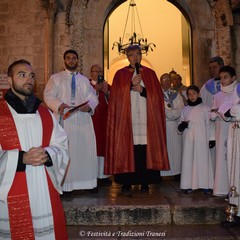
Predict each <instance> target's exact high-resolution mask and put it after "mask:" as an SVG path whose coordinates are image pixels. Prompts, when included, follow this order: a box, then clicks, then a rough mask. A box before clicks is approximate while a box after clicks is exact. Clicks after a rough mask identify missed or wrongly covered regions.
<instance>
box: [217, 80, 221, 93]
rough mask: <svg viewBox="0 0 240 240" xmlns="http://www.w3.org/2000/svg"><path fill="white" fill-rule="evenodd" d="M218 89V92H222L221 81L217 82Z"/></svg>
mask: <svg viewBox="0 0 240 240" xmlns="http://www.w3.org/2000/svg"><path fill="white" fill-rule="evenodd" d="M216 89H217V92H220V91H221V85H220V81H217V82H216Z"/></svg>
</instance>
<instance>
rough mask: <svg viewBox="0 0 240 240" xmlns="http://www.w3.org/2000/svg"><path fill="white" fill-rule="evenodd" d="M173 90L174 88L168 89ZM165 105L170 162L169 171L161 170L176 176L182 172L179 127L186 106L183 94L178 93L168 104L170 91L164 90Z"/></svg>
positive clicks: (163, 173)
mask: <svg viewBox="0 0 240 240" xmlns="http://www.w3.org/2000/svg"><path fill="white" fill-rule="evenodd" d="M168 91H172V90H168ZM163 93H164V95H165V97H164V99H165V100H164V105H165V114H166V135H167V151H168V159H169V163H170V170H169V171H160V175H161V176H174V175H177V174H180V173H181V161H182V160H181V159H182V136H181V135H179V134H178V133H177V127H178V123H179V118H180V115H181V110H182V108H183V107H184V102H183V98H182V96H181V95H180V94H179V93H178V94H177V96H176V98H175V99H173V101H171V106H168V103H169V102H168V95H169V94H168V93H167V91H166V92H164V91H163Z"/></svg>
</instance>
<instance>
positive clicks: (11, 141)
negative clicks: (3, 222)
mask: <svg viewBox="0 0 240 240" xmlns="http://www.w3.org/2000/svg"><path fill="white" fill-rule="evenodd" d="M38 111H39V114H40V116H41V120H42V126H43V139H42V147H46V146H49V142H50V139H51V135H52V130H53V120H52V117H51V115H50V113H49V112H48V109H47V108H46V107H43V106H42V105H40V106H39V108H38ZM0 126H1V128H0V143H1V145H2V149H3V150H11V149H19V150H21V145H20V142H19V138H18V133H17V129H16V126H15V123H14V119H13V117H12V114H11V112H10V110H9V108H8V105H7V103H6V102H5V101H4V102H1V103H0ZM46 173H47V172H46ZM47 178H48V184H49V191H50V195H51V196H52V195H56V190H55V188H54V187H53V185H52V182H51V180H50V179H49V177H48V174H47ZM54 198H55V197H54ZM58 198H59V197H58ZM7 201H8V211H9V222H10V231H11V239H13V240H19V239H27V240H30V239H35V237H34V229H33V223H32V216H31V209H30V202H29V196H28V189H27V181H26V174H25V172H16V174H15V177H14V180H13V184H12V186H11V189H10V191H9V193H8V200H7ZM51 201H52V200H51ZM59 201H60V198H59ZM52 211H53V215H54V213H55V212H56V211H57V209H56V208H54V207H52ZM58 215H59V214H58ZM54 228H55V222H54ZM56 239H61V238H57V237H56ZM62 239H67V238H62Z"/></svg>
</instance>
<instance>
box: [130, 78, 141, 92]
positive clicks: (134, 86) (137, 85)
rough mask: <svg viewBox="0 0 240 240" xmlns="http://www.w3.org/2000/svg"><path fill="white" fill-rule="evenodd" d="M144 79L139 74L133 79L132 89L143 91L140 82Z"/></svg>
mask: <svg viewBox="0 0 240 240" xmlns="http://www.w3.org/2000/svg"><path fill="white" fill-rule="evenodd" d="M141 81H142V78H141V75H140V74H138V75H136V76H135V77H134V78H133V79H132V90H133V91H136V92H139V93H141V92H142V91H143V88H142V86H141V85H140V82H141Z"/></svg>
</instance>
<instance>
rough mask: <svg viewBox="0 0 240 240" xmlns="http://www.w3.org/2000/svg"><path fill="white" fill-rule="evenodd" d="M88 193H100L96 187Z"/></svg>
mask: <svg viewBox="0 0 240 240" xmlns="http://www.w3.org/2000/svg"><path fill="white" fill-rule="evenodd" d="M88 192H90V193H98V188H97V187H95V188H93V189H89V190H88Z"/></svg>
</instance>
